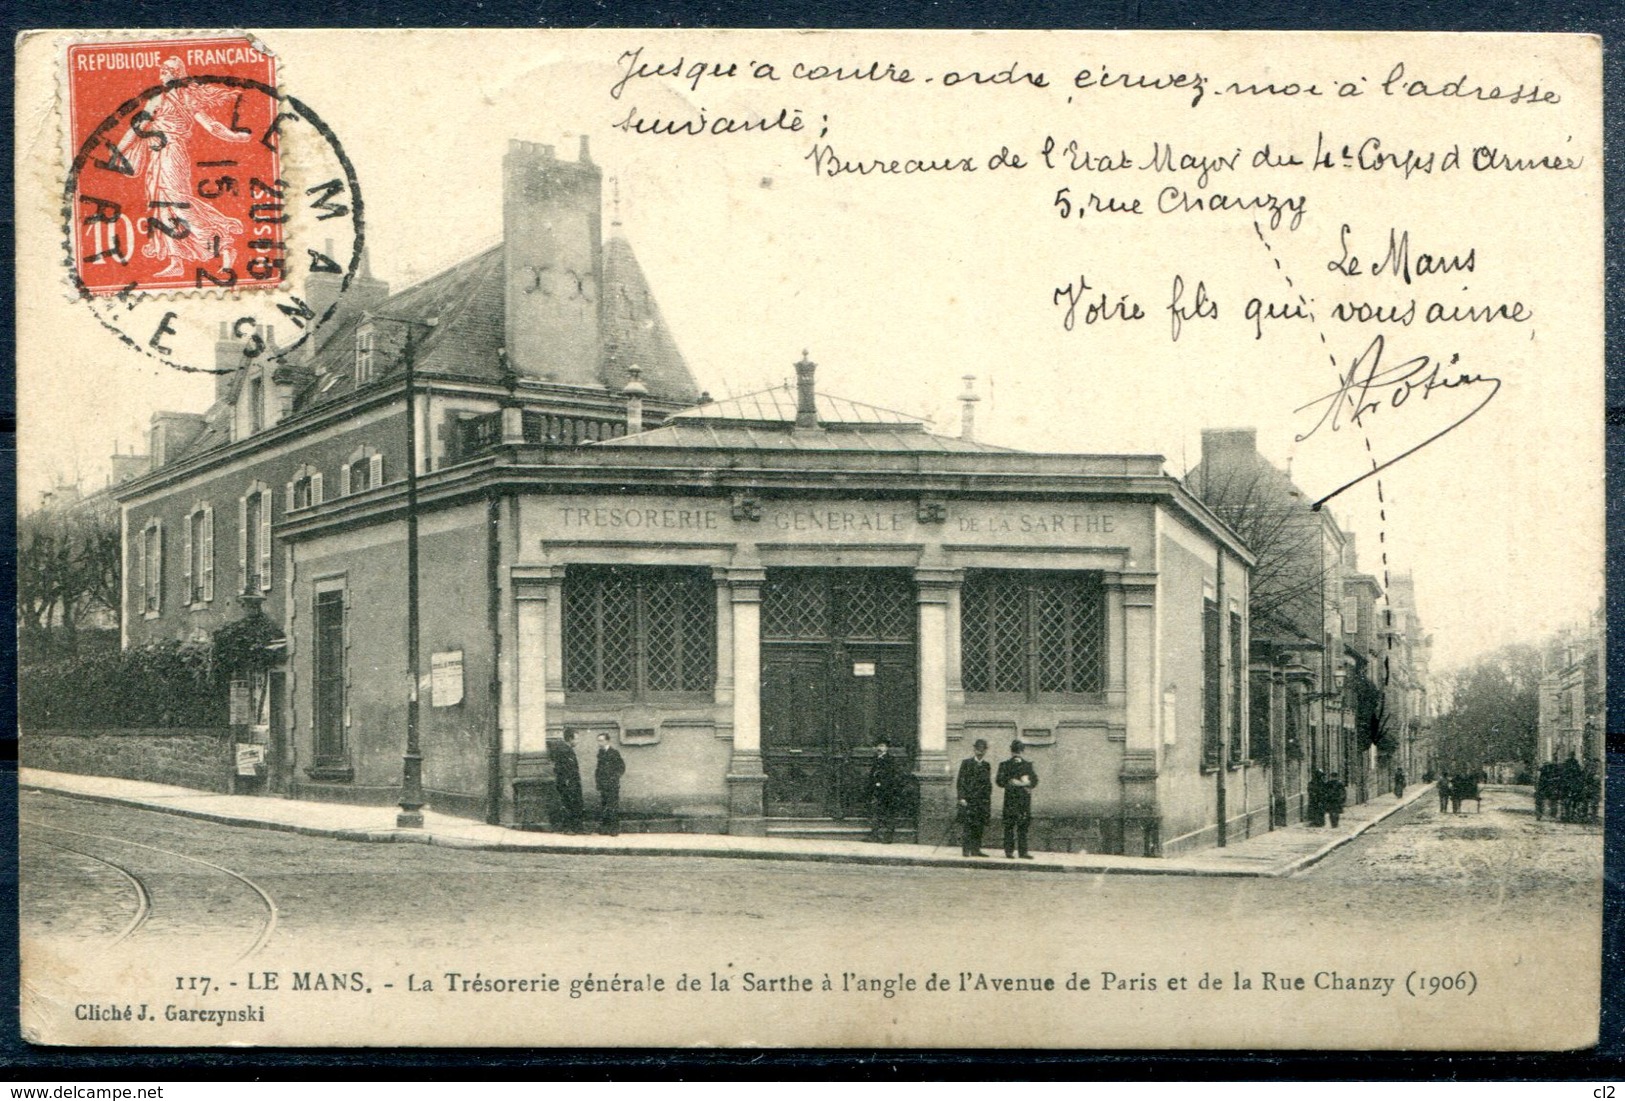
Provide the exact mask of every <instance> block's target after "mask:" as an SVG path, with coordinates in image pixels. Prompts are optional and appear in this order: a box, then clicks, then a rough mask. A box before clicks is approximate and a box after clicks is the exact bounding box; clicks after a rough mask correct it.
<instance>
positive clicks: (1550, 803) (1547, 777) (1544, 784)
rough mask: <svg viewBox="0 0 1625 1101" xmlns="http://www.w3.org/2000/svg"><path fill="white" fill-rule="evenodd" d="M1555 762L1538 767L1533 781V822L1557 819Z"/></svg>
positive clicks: (1548, 762)
mask: <svg viewBox="0 0 1625 1101" xmlns="http://www.w3.org/2000/svg"><path fill="white" fill-rule="evenodd" d="M1556 791H1557V762H1556V761H1547V762H1546V763H1545V764H1543V765H1541V766H1540V772H1539V773H1538V774H1537V775H1536V779H1535V821H1537V822H1538V821H1540V820H1541V819H1543V818H1547V817H1552V818H1555V817H1557V794H1556Z"/></svg>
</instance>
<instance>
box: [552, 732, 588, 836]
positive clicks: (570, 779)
mask: <svg viewBox="0 0 1625 1101" xmlns="http://www.w3.org/2000/svg"><path fill="white" fill-rule="evenodd" d="M547 755H548V756H549V757H550V758H552V761H553V786H554V788H555V789H556V790H557V791H558V795H559V820H558V827H559V832H560V833H580V832H581V820H582V819H583V818H585V817H586V815H587V806H586V802H585V800H583V799H582V796H581V762H580V761H579V760H577V759H576V732H575V731H574V730H566V731H565V732H564V740H563V741H557V742H548V743H547Z"/></svg>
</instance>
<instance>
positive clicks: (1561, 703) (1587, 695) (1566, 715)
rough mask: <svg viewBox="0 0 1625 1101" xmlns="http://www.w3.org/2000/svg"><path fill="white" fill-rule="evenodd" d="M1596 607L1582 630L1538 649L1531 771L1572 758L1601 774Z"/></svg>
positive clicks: (1602, 713)
mask: <svg viewBox="0 0 1625 1101" xmlns="http://www.w3.org/2000/svg"><path fill="white" fill-rule="evenodd" d="M1605 637H1606V629H1605V620H1604V618H1603V610H1602V608H1601V607H1599V608H1598V609H1597V611H1596V612H1594V613H1593V614H1592V616H1591V619H1590V620H1589V621H1588V622H1587V623H1586V624H1585V625H1584V626H1583V627H1570V628H1568V629H1566V630H1563V631H1560V632H1558V634H1557V635H1556V636H1554V637H1553V638H1551V639H1549V640H1547V642H1546V643H1545V644H1544V645H1543V646H1542V647H1541V676H1540V699H1539V711H1538V719H1537V726H1536V736H1535V762H1534V764H1535V768H1536V769H1539V767H1540V766H1541V765H1543V764H1548V763H1550V762H1553V761H1555V762H1557V763H1559V764H1561V763H1563V762H1564V761H1566V760H1568V758H1569V755H1570V754H1573V755H1574V757H1575V759H1576V760H1578V761H1579V762H1580V764H1581V765H1582V766H1585V767H1587V768H1590V769H1594V770H1596V772H1597V774H1599V775H1600V774H1601V773H1602V772H1603V770H1604V767H1605V763H1606V756H1605V755H1606V753H1607V750H1608V747H1607V729H1608V728H1607V714H1606V708H1607V697H1606V669H1605V667H1604V665H1603V645H1604V642H1603V640H1604V639H1605Z"/></svg>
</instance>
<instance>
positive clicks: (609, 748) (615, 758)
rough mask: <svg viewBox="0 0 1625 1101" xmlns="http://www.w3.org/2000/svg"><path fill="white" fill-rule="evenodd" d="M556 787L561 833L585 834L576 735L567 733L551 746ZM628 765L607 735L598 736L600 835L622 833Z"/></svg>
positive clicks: (595, 769)
mask: <svg viewBox="0 0 1625 1101" xmlns="http://www.w3.org/2000/svg"><path fill="white" fill-rule="evenodd" d="M547 749H548V756H549V757H550V758H551V759H552V761H553V784H554V787H555V788H556V790H557V791H558V797H559V813H558V820H557V822H556V823H555V824H556V825H557V826H558V830H559V832H560V833H585V832H586V823H587V806H586V800H585V799H584V798H583V797H582V794H581V762H580V761H578V760H577V759H576V734H575V731H573V730H566V731H565V732H564V737H563V739H562V740H560V741H556V742H549V743H548V746H547ZM624 775H626V762H625V761H624V760H622V759H621V751H620V750H618V749H616V748H615V746H614V745H613V744H611V739H610V736H609V735H608V734H599V735H598V760H597V763H596V764H595V765H594V766H593V770H592V779H593V787H595V788H597V789H598V832H599V833H602V834H607V835H609V836H611V837H613V836H615V835H616V834H618V833H620V832H621V777H622V776H624Z"/></svg>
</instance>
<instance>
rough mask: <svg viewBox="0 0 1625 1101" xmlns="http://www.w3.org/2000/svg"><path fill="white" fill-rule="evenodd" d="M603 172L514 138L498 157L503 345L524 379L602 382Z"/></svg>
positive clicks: (583, 157)
mask: <svg viewBox="0 0 1625 1101" xmlns="http://www.w3.org/2000/svg"><path fill="white" fill-rule="evenodd" d="M603 190H604V189H603V176H602V174H601V173H600V172H599V170H598V166H597V165H595V164H593V163H592V160H591V159H590V157H589V155H588V151H587V143H586V140H585V139H583V140H582V143H581V154H580V159H579V160H576V161H561V160H559V159H558V158H557V157H556V156H554V153H553V147H552V146H551V145H540V144H537V143H535V142H527V141H511V142H509V143H508V152H507V155H506V156H504V157H503V159H502V234H503V264H504V272H503V277H504V292H503V296H504V305H505V307H506V314H507V321H506V327H507V331H506V333H505V334H504V344H505V346H506V347H507V349H508V357H509V362H510V363H511V364H512V365H513V369H514V371H515V373H516V374H517V375H519V376H520V377H521V378H533V379H546V380H549V381H552V382H563V383H570V384H573V385H577V386H601V385H603V381H602V378H601V374H600V364H601V360H602V355H603V350H602V347H601V337H600V333H599V318H598V311H599V301H600V293H599V292H600V288H601V287H602V286H603V274H604V256H603V238H602V222H603V216H602V212H601V207H602V204H603Z"/></svg>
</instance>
